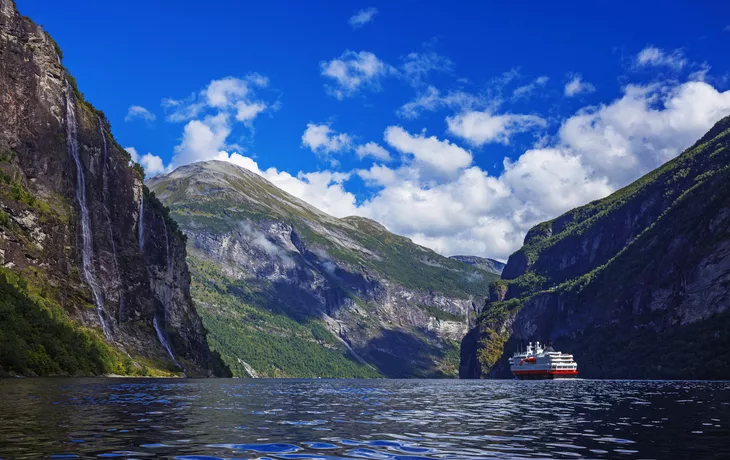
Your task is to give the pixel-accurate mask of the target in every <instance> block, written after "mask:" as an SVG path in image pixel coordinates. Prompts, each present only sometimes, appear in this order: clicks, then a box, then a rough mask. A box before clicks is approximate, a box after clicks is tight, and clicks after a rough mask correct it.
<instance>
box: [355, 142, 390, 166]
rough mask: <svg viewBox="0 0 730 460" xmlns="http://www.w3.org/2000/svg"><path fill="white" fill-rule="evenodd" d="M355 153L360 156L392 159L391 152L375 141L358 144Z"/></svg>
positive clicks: (385, 159)
mask: <svg viewBox="0 0 730 460" xmlns="http://www.w3.org/2000/svg"><path fill="white" fill-rule="evenodd" d="M355 153H357V156H358V157H360V158H365V157H373V158H375V159H376V160H381V161H390V160H391V158H390V153H388V151H387V150H385V149H384V148H383V147H381V146H380V145H378V144H377V143H375V142H368V143H367V144H363V145H358V146H357V148H356V149H355Z"/></svg>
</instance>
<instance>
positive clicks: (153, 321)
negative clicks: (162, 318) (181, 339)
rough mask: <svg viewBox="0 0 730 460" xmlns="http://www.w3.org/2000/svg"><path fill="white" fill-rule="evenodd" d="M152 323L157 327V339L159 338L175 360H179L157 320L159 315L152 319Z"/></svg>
mask: <svg viewBox="0 0 730 460" xmlns="http://www.w3.org/2000/svg"><path fill="white" fill-rule="evenodd" d="M152 325H153V326H154V327H155V332H157V339H159V341H160V343H161V344H162V346H163V347H165V350H167V354H168V355H170V358H172V360H173V361H175V362H177V360H176V359H175V355H174V354H173V352H172V348H170V344H169V343H167V340H166V339H165V334H163V332H162V329H160V323H159V321H157V315H155V317H154V319H153V320H152Z"/></svg>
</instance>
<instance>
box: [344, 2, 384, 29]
mask: <svg viewBox="0 0 730 460" xmlns="http://www.w3.org/2000/svg"><path fill="white" fill-rule="evenodd" d="M376 14H378V9H377V8H374V7H370V8H366V9H364V10H360V11H358V12H357V13H355V14H354V15H352V16H351V17H350V19H348V20H347V22H348V23H349V24H350V27H352V28H353V29H359V28H360V27H362V26H364V25H365V24H367V23H368V22H371V21H372V20H374V19H375V15H376Z"/></svg>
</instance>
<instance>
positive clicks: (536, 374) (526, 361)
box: [509, 342, 578, 379]
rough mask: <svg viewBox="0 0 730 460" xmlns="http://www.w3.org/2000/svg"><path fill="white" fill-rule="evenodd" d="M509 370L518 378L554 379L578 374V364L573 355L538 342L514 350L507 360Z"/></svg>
mask: <svg viewBox="0 0 730 460" xmlns="http://www.w3.org/2000/svg"><path fill="white" fill-rule="evenodd" d="M509 364H510V370H511V371H512V373H513V374H514V375H515V377H517V378H518V379H556V378H571V377H577V376H578V364H577V363H576V362H575V361H574V360H573V355H567V354H564V353H561V352H559V351H555V350H553V347H552V346H550V345H548V347H547V348H543V347H542V345H541V344H540V342H535V344H534V345H533V344H532V342H530V343H529V345H527V349H526V350H525V351H518V352H516V353H515V354H514V355H513V356H512V358H510V360H509Z"/></svg>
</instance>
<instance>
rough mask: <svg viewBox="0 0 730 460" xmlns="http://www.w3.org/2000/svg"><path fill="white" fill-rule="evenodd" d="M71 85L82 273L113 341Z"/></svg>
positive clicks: (69, 128) (69, 140)
mask: <svg viewBox="0 0 730 460" xmlns="http://www.w3.org/2000/svg"><path fill="white" fill-rule="evenodd" d="M71 93H72V89H71V85H70V84H69V82H68V81H66V144H68V153H69V155H70V156H71V158H73V160H74V163H75V164H76V201H78V203H79V208H80V209H81V239H82V245H81V247H82V257H81V260H82V272H83V274H84V279H85V280H86V283H87V284H88V285H89V287H90V288H91V294H92V296H93V297H94V304H96V312H97V314H98V315H99V321H100V322H101V328H102V330H103V331H104V337H106V338H107V339H111V332H110V331H109V327H108V326H107V324H106V321H105V320H104V308H103V307H104V301H103V298H102V292H101V290H100V289H99V285H98V284H97V283H96V277H95V276H94V254H93V244H94V241H93V236H92V234H91V221H90V219H89V209H88V207H87V205H86V179H85V177H84V170H83V167H82V164H81V159H80V158H79V143H78V127H77V125H76V108H75V107H74V103H73V101H72V100H71Z"/></svg>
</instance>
